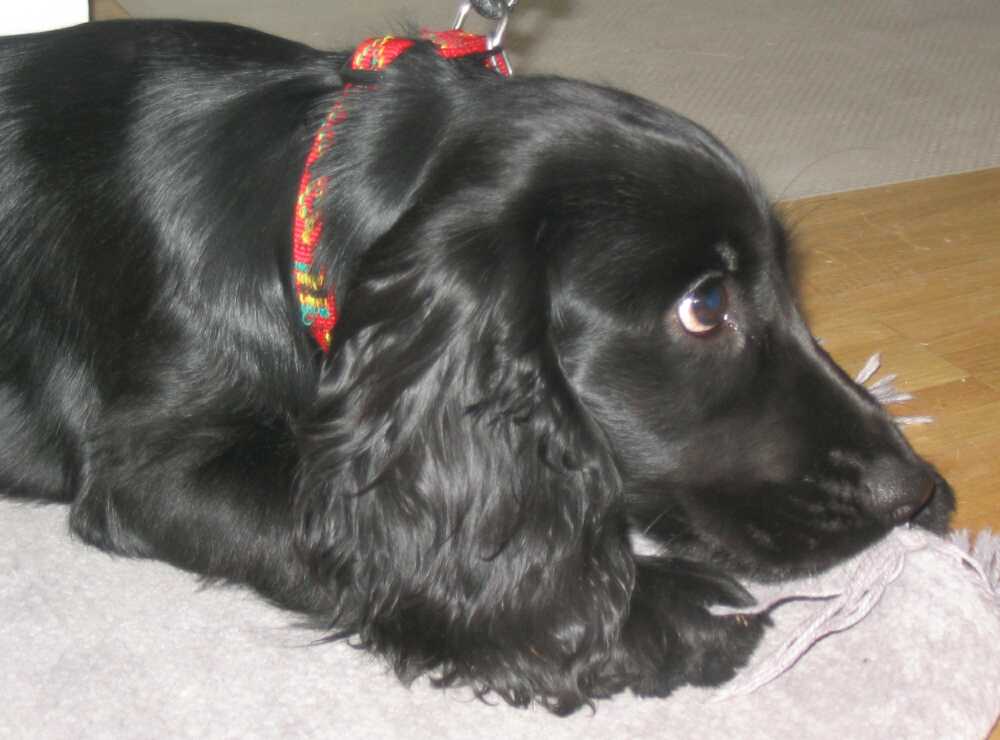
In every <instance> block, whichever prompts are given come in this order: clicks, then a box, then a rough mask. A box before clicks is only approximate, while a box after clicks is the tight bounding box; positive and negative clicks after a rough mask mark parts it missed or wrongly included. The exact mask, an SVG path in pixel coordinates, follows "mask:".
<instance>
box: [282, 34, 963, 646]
mask: <svg viewBox="0 0 1000 740" xmlns="http://www.w3.org/2000/svg"><path fill="white" fill-rule="evenodd" d="M415 59H416V60H415V62H413V63H412V64H407V65H400V67H399V68H398V69H395V70H392V71H391V73H390V74H389V75H387V78H386V80H385V81H384V83H383V84H382V85H381V86H380V88H379V90H377V91H369V92H366V93H365V94H364V95H365V97H364V99H362V98H361V97H359V99H358V101H357V110H356V111H352V112H351V114H350V115H349V116H348V119H347V121H346V122H345V124H344V127H343V129H342V134H341V135H342V136H343V137H344V140H345V141H348V142H353V144H352V146H351V147H350V150H345V151H344V152H341V153H338V156H337V161H336V162H334V163H333V164H331V165H330V167H331V169H330V173H329V174H330V178H331V181H332V182H335V183H340V185H339V186H334V187H332V188H330V196H329V197H330V203H329V212H330V229H329V237H328V238H329V240H330V241H329V242H328V246H327V247H326V249H328V252H327V253H326V256H325V258H324V259H325V260H326V264H328V265H330V269H331V273H332V274H335V275H336V276H337V280H338V282H339V284H341V285H344V286H348V287H345V288H344V289H343V290H342V291H341V295H342V301H343V309H342V318H341V324H340V325H339V326H338V328H337V330H336V333H335V336H334V346H333V348H332V351H331V356H330V360H329V366H328V368H327V375H326V378H325V381H324V385H323V389H322V392H321V395H320V398H319V400H318V402H317V405H316V408H317V411H316V414H317V419H318V422H317V423H316V424H315V425H314V426H313V428H312V431H311V434H310V435H309V439H311V440H312V446H311V447H307V453H308V454H307V464H306V466H305V472H304V477H303V479H304V481H305V482H306V484H309V483H310V482H312V483H313V484H315V485H316V486H321V485H322V484H323V481H328V480H336V481H337V482H336V484H335V485H333V486H331V490H332V489H333V488H336V489H338V490H344V489H345V488H347V489H349V490H355V491H356V492H357V493H358V496H355V497H352V498H345V497H344V496H333V495H328V494H323V495H318V496H317V495H313V496H311V497H304V501H305V502H306V503H305V504H303V505H302V513H303V516H304V517H305V519H306V521H307V525H306V527H305V535H306V536H305V540H306V546H307V547H308V548H310V549H312V550H315V549H316V548H320V549H323V548H325V549H323V566H324V568H326V569H327V570H328V576H330V577H333V578H337V574H338V573H342V572H345V571H349V572H350V575H349V577H348V576H344V577H343V578H342V579H341V580H342V581H343V583H345V584H354V583H359V582H363V583H367V584H369V588H370V590H371V591H372V592H374V593H376V594H379V593H381V594H383V595H382V596H376V597H371V596H368V597H366V598H369V599H371V598H376V599H378V598H381V599H384V600H386V601H389V600H391V601H392V602H393V603H397V604H398V603H400V602H403V603H405V602H406V589H407V588H411V587H412V583H413V582H414V580H417V581H419V580H421V578H420V577H418V574H417V571H416V570H413V572H409V571H407V573H408V574H407V575H405V576H404V575H400V576H399V578H398V579H397V580H396V581H393V579H392V577H390V576H387V570H388V569H387V568H386V567H385V566H386V563H387V560H388V559H393V560H398V561H399V562H403V561H405V562H408V563H411V565H407V566H405V568H404V570H405V569H407V568H410V567H411V566H412V568H413V569H416V568H418V567H424V568H429V569H430V570H428V573H430V572H435V573H436V575H434V576H433V577H432V576H429V575H428V576H427V577H426V579H431V578H434V579H438V580H437V581H435V583H437V584H438V586H439V587H440V591H441V593H442V594H444V593H448V594H449V595H450V598H451V601H449V602H448V604H449V605H448V607H447V609H448V610H454V609H467V610H475V609H476V608H477V606H476V605H477V604H481V603H485V602H484V601H481V599H484V598H485V597H484V596H483V594H489V593H493V594H494V595H496V594H503V593H505V592H506V591H505V589H510V588H516V589H527V590H531V593H532V594H535V593H540V592H541V591H544V590H546V589H547V593H548V594H549V596H548V597H547V598H550V599H552V600H553V603H555V601H558V600H560V599H561V602H560V603H562V604H563V607H562V608H563V610H564V611H568V612H571V611H572V608H571V607H568V606H566V605H567V604H571V603H572V602H573V600H574V599H575V598H577V596H576V594H575V593H574V592H573V590H572V589H573V583H577V582H578V579H579V574H578V572H577V571H580V570H584V569H590V570H592V571H593V572H594V573H598V572H600V573H602V574H604V575H601V576H596V575H595V576H594V578H595V581H596V579H598V578H601V579H603V581H602V582H607V583H618V584H619V586H620V588H617V587H616V588H617V590H616V593H617V592H618V591H620V595H619V596H618V597H615V599H612V601H613V602H614V603H615V606H614V607H613V609H618V610H621V609H624V608H625V607H624V604H625V602H626V600H627V596H626V595H625V594H627V592H628V589H629V582H630V579H631V565H630V555H629V552H628V545H627V532H628V530H629V529H631V530H632V531H633V532H638V533H641V534H642V535H644V536H647V537H650V538H652V539H653V540H654V541H656V542H657V543H659V544H660V545H661V546H663V547H665V548H666V549H667V550H668V551H669V552H671V553H674V554H677V555H678V556H680V557H683V558H687V559H693V560H698V561H700V562H703V563H706V564H712V565H716V566H721V567H722V568H723V569H725V570H726V571H727V572H728V573H731V574H745V575H754V576H758V577H772V578H774V577H782V576H787V575H791V574H793V573H797V572H802V571H810V570H817V569H820V568H823V567H826V566H828V565H829V564H831V563H833V562H835V561H836V560H838V559H840V558H843V557H845V556H847V555H849V554H851V553H853V552H855V551H857V550H859V549H860V548H862V547H864V546H865V545H867V544H869V543H871V542H872V541H874V540H875V539H876V538H877V537H879V536H880V535H882V534H884V533H885V532H886V531H887V530H888V529H889V528H891V527H892V526H894V525H897V524H899V523H902V522H905V521H909V520H911V519H914V518H915V519H916V520H917V521H918V522H919V523H923V524H926V525H928V526H932V527H934V528H941V527H943V526H945V524H946V520H947V515H948V512H949V511H950V508H951V506H952V497H951V493H950V490H949V489H948V488H947V485H946V484H945V483H944V482H943V481H942V480H941V479H940V477H939V476H937V474H936V473H935V472H934V471H933V469H932V468H931V467H930V466H928V465H927V464H926V463H925V462H923V461H922V460H921V459H920V458H919V457H918V456H917V455H916V454H915V453H914V452H913V451H912V450H911V448H910V447H909V446H908V444H907V443H906V441H905V440H904V438H903V437H902V435H901V434H900V433H899V431H898V430H897V428H896V426H895V425H894V424H893V422H892V420H891V418H890V417H889V416H888V415H887V414H886V412H885V411H884V410H883V409H882V408H881V406H880V405H879V403H878V402H876V401H875V400H874V399H873V398H872V397H871V396H870V395H869V394H868V393H867V392H866V391H865V390H864V389H862V388H861V387H859V386H858V385H856V384H855V383H854V382H853V381H852V380H851V379H850V378H849V377H847V376H846V375H845V374H844V373H843V372H842V371H841V370H840V369H838V368H837V367H836V365H835V364H834V363H833V362H832V361H831V360H830V358H829V357H828V356H827V355H826V354H825V353H824V351H823V350H822V349H821V348H820V347H819V345H818V344H817V342H816V341H815V340H814V338H813V337H812V335H811V334H810V332H809V330H808V328H807V327H806V324H805V323H804V321H803V319H802V316H801V314H800V311H799V308H798V305H797V299H796V294H795V291H794V287H793V280H792V277H793V276H792V269H791V267H790V257H789V251H790V247H789V243H788V238H787V236H786V234H785V231H784V229H783V228H782V225H781V223H780V221H779V219H778V217H777V216H776V214H775V211H774V210H773V208H772V207H771V206H770V205H769V203H768V201H767V200H766V198H765V197H764V195H763V194H762V192H761V189H760V188H759V187H758V185H757V183H756V181H755V180H754V179H753V177H752V176H750V175H749V174H748V173H747V172H746V170H745V169H744V168H743V167H742V165H740V163H739V162H738V161H737V160H736V159H735V158H734V157H733V156H732V154H730V153H729V152H728V151H727V150H726V149H725V148H724V147H723V146H722V145H721V144H719V143H718V142H717V141H716V140H715V139H714V138H713V137H712V136H711V135H709V134H708V133H706V132H705V131H704V130H703V129H701V128H699V127H698V126H696V125H695V124H693V123H691V122H690V121H688V120H686V119H684V118H682V117H680V116H678V115H676V114H673V113H670V112H668V111H665V110H663V109H661V108H659V107H657V106H654V105H652V104H650V103H647V102H644V101H641V100H639V99H636V98H634V97H631V96H629V95H626V94H623V93H619V92H615V91H611V90H606V89H603V88H598V87H593V86H589V85H583V84H580V83H571V82H567V81H563V80H558V79H538V78H536V79H525V80H513V81H510V82H504V81H500V80H488V79H486V78H485V77H483V76H482V75H483V74H484V73H481V72H478V71H476V72H473V71H458V72H456V71H451V70H449V71H443V67H442V68H441V69H440V70H439V69H438V67H440V66H441V64H442V63H440V62H438V61H436V60H432V59H430V58H429V57H428V58H421V57H420V54H419V53H417V54H416V55H415ZM421 65H423V67H422V66H421ZM435 65H437V66H435ZM432 67H433V68H434V70H433V74H428V69H429V68H432ZM428 77H432V78H434V79H435V82H434V84H433V85H428V84H426V83H422V82H421V80H426V79H427V78H428ZM442 77H443V78H446V83H447V84H439V81H440V79H441V78H442ZM473 78H475V79H474V80H473ZM470 80H472V81H471V82H470ZM472 87H474V88H475V90H474V94H472V93H470V89H471V88H472ZM352 183H354V184H352ZM345 254H346V255H348V257H347V258H344V257H343V255H345ZM338 260H340V262H339V263H338ZM305 487H306V486H304V488H305ZM361 501H366V502H368V503H365V504H360V503H359V502H361ZM376 531H382V532H389V531H393V532H397V535H394V537H395V539H394V540H393V543H392V548H394V555H393V556H392V558H388V556H387V555H386V554H385V552H384V551H385V549H386V548H387V547H388V545H386V544H385V543H383V546H382V550H381V551H380V552H382V555H378V554H374V553H372V552H368V554H367V555H366V554H365V552H366V551H371V550H372V549H373V548H376V546H377V545H378V543H371V542H360V540H359V536H358V535H357V533H358V532H366V533H370V532H376ZM399 532H405V536H402V537H400V536H399V535H398V533H399ZM352 533H354V534H353V535H352ZM386 537H388V535H386ZM359 542H360V544H359ZM345 543H353V544H350V545H348V544H345ZM376 549H377V548H376ZM445 552H447V553H449V554H448V556H447V558H446V557H445V555H444V554H443V553H445ZM455 557H458V558H464V559H465V561H466V562H468V563H472V565H470V566H469V568H468V572H465V571H463V572H462V573H459V572H458V571H456V570H455V569H454V567H453V566H450V565H449V566H445V565H443V563H445V562H451V561H450V558H455ZM434 563H437V564H438V565H441V568H440V570H439V571H434V568H435V567H437V566H436V565H434ZM570 564H572V566H573V567H574V568H576V569H577V571H574V573H576V574H575V575H574V576H573V579H569V578H567V579H566V582H564V583H560V582H559V579H560V577H561V576H560V574H561V573H563V574H564V568H569V566H570ZM397 566H398V563H397ZM452 571H454V572H452ZM361 572H365V573H368V575H367V577H359V573H361ZM500 573H503V575H502V576H501V575H498V574H500ZM609 573H610V574H613V575H611V576H608V575H607V574H609ZM470 574H472V575H470ZM588 577H589V576H588ZM426 579H424V580H426ZM454 579H458V580H456V581H455V582H454V583H452V580H454ZM463 579H464V580H463ZM574 579H575V580H574ZM445 581H447V582H448V584H449V585H448V586H447V587H445V586H443V585H441V584H443V583H444V582H445ZM429 583H430V581H427V582H426V583H425V584H424V585H425V586H427V587H428V588H429ZM514 583H516V584H517V586H516V587H515V586H512V585H511V584H514ZM405 584H410V585H409V586H407V585H405ZM543 584H548V586H543ZM532 589H534V590H532ZM456 592H461V593H463V594H465V598H467V599H468V600H469V602H468V604H467V605H466V606H465V607H460V606H457V605H456V601H455V598H454V595H455V593H456ZM498 599H500V597H498ZM500 600H502V599H500ZM490 603H491V607H490V608H502V607H498V606H497V600H493V601H491V602H490ZM543 603H548V602H547V601H542V600H540V601H539V604H543ZM540 608H541V607H540ZM589 608H591V606H590V605H587V606H585V605H583V604H581V605H580V607H579V611H580V613H581V614H582V613H583V612H584V611H585V609H589ZM610 608H612V607H609V609H610ZM442 610H446V607H444V606H442ZM582 621H583V618H582V617H581V622H582ZM581 639H582V638H581Z"/></svg>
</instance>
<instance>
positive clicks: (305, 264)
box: [292, 30, 510, 352]
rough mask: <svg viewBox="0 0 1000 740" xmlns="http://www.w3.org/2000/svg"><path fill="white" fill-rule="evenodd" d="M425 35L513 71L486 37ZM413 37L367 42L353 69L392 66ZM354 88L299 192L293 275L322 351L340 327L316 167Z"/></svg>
mask: <svg viewBox="0 0 1000 740" xmlns="http://www.w3.org/2000/svg"><path fill="white" fill-rule="evenodd" d="M421 36H422V37H423V38H424V39H427V40H429V41H431V42H433V44H434V46H435V47H436V48H437V52H438V54H439V55H440V56H442V57H444V58H445V59H460V58H462V57H469V56H476V55H479V56H483V58H484V61H485V64H486V66H487V67H489V68H490V69H493V70H495V71H496V72H498V73H499V74H501V75H503V76H504V77H509V76H510V70H509V69H508V67H507V64H506V62H505V60H504V57H503V54H502V53H500V51H499V49H494V50H492V52H491V50H490V49H489V48H488V42H487V39H486V37H485V36H480V35H477V34H471V33H466V32H465V31H462V30H452V31H423V32H421ZM415 43H416V42H415V41H414V40H413V39H406V38H395V37H392V36H383V37H381V38H372V39H367V40H366V41H365V42H364V43H362V44H361V45H360V46H358V48H357V49H356V50H355V51H354V54H352V55H351V59H350V63H349V68H350V69H351V70H354V71H359V72H378V71H381V70H383V69H385V68H386V67H388V66H389V65H390V64H392V63H393V62H394V61H395V60H396V59H397V58H399V56H400V55H401V54H403V53H404V52H405V51H406V50H407V49H409V48H410V47H412V46H413V45H414V44H415ZM351 87H353V85H352V84H350V83H347V84H345V85H344V87H343V89H342V92H341V94H340V95H339V96H338V98H337V100H336V102H335V103H334V104H333V107H332V108H331V109H330V112H329V113H328V114H327V116H326V118H325V119H324V121H323V125H322V126H320V129H319V131H317V132H316V136H315V137H314V138H313V143H312V147H311V148H310V150H309V155H308V156H307V157H306V163H305V167H304V168H303V170H302V178H301V179H300V181H299V194H298V198H297V199H296V203H295V220H294V224H293V226H292V274H293V276H294V279H295V293H296V295H297V296H298V300H299V308H300V310H301V314H302V322H303V323H304V324H305V325H306V327H308V329H309V333H310V334H311V335H312V337H313V339H315V340H316V343H317V344H318V345H319V346H320V348H321V349H322V350H323V352H327V351H329V349H330V342H331V339H332V336H333V327H334V326H335V325H336V323H337V303H336V300H335V298H334V292H333V286H332V285H327V284H326V276H325V275H324V273H323V272H322V270H316V269H314V266H313V255H314V253H315V251H316V245H317V244H319V240H320V237H321V236H322V234H323V217H322V214H321V213H320V211H319V210H318V209H317V208H316V207H315V204H316V199H317V198H319V197H320V196H322V195H323V194H324V192H325V191H326V186H327V178H326V177H323V176H318V177H317V176H315V175H314V174H313V165H315V163H316V161H317V160H318V159H319V158H320V157H321V156H322V155H323V154H324V153H325V152H326V151H327V150H328V149H329V148H330V147H331V146H333V145H334V144H335V143H336V127H337V124H339V123H340V122H341V121H343V120H344V119H345V118H346V117H347V112H346V111H345V109H344V99H345V94H346V92H347V91H348V90H350V89H351Z"/></svg>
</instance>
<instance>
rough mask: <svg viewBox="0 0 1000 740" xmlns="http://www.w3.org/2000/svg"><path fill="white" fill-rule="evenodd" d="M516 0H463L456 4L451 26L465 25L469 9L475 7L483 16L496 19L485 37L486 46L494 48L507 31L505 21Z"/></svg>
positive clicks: (460, 26) (459, 28)
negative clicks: (487, 0) (477, 0)
mask: <svg viewBox="0 0 1000 740" xmlns="http://www.w3.org/2000/svg"><path fill="white" fill-rule="evenodd" d="M517 2H518V0H494V1H493V2H491V3H486V2H484V0H479V2H477V3H473V1H472V0H463V1H462V2H461V3H459V5H458V15H457V16H456V17H455V23H454V24H453V25H452V28H453V29H454V30H456V31H459V30H461V28H462V26H463V25H465V19H466V18H467V17H468V15H469V11H470V10H472V9H473V8H475V9H476V12H477V13H479V14H480V15H481V16H483V17H484V18H487V19H488V20H493V21H496V25H495V26H494V27H493V31H492V32H491V33H490V34H489V35H488V36H487V37H486V46H487V48H488V49H490V50H493V49H496V48H497V47H498V46H500V42H501V41H503V35H504V33H505V32H506V31H507V21H508V19H509V18H510V14H511V11H512V10H514V6H515V5H517Z"/></svg>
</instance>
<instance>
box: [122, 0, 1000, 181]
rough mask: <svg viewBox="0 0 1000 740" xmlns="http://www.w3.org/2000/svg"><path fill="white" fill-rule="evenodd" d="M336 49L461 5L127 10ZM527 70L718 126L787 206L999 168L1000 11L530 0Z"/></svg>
mask: <svg viewBox="0 0 1000 740" xmlns="http://www.w3.org/2000/svg"><path fill="white" fill-rule="evenodd" d="M120 2H121V4H122V5H123V6H124V7H125V8H126V9H127V10H128V11H129V12H130V13H131V14H132V15H133V16H137V17H149V16H171V17H183V18H208V19H216V20H229V21H233V22H237V23H243V24H247V25H251V26H256V27H258V28H262V29H264V30H268V31H272V32H274V33H278V34H281V35H285V36H289V37H292V38H296V39H299V40H302V41H305V42H307V43H310V44H313V45H315V46H319V47H325V48H341V47H347V46H352V45H353V44H354V43H355V42H357V41H359V40H360V39H361V38H362V37H363V36H365V35H371V34H379V33H384V32H386V31H387V30H393V29H395V28H397V27H398V26H399V25H400V24H401V23H403V22H405V21H407V20H412V21H416V22H419V23H420V24H424V25H432V26H442V25H447V24H449V23H450V22H451V20H452V17H453V15H454V8H455V6H456V5H457V2H456V1H455V0H422V1H420V2H418V1H417V0H410V1H409V2H403V1H401V0H256V2H253V3H248V2H245V0H120ZM508 46H509V48H510V51H511V57H512V61H513V63H514V65H515V68H516V70H517V71H518V72H520V73H523V74H528V73H539V72H554V73H557V74H561V75H567V76H573V77H581V78H584V79H588V80H594V81H598V82H607V83H610V84H613V85H616V86H618V87H623V88H626V89H628V90H632V91H634V92H636V93H639V94H641V95H644V96H646V97H649V98H652V99H653V100H656V101H657V102H659V103H662V104H664V105H667V106H669V107H671V108H674V109H675V110H678V111H680V112H682V113H685V114H687V115H689V116H690V117H692V118H694V119H696V120H698V121H700V122H702V123H704V124H706V125H707V126H708V127H709V128H711V129H712V130H713V131H715V132H716V133H717V134H719V135H720V136H721V137H722V138H723V139H724V140H725V141H726V142H728V143H729V144H730V145H731V146H732V147H733V148H734V149H736V151H737V152H739V153H740V154H741V155H742V156H743V157H744V159H746V160H747V161H748V162H749V163H750V164H751V165H752V166H753V167H754V168H755V169H757V171H758V172H760V174H761V175H762V177H763V178H764V181H765V183H766V184H767V186H768V187H769V189H770V190H771V192H772V194H774V195H776V196H779V195H780V196H784V197H791V196H801V195H812V194H817V193H826V192H835V191H839V190H847V189H852V188H858V187H864V186H868V185H878V184H884V183H889V182H898V181H903V180H912V179H917V178H923V177H929V176H933V175H942V174H949V173H954V172H963V171H968V170H973V169H980V168H985V167H994V166H998V165H1000V2H998V0H878V1H877V2H872V1H871V0H840V1H839V2H829V0H629V1H628V2H620V1H619V2H613V1H612V0H521V3H520V5H519V6H518V10H517V13H516V15H515V17H514V19H513V22H512V24H511V32H510V35H509V43H508Z"/></svg>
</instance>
